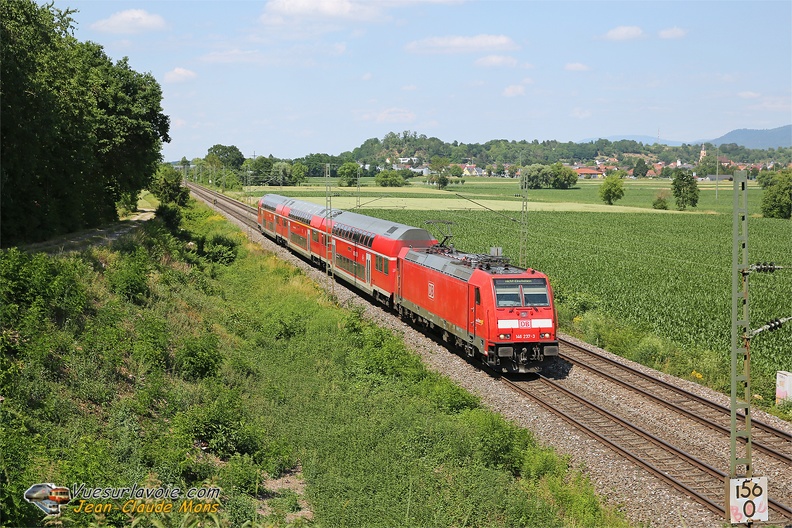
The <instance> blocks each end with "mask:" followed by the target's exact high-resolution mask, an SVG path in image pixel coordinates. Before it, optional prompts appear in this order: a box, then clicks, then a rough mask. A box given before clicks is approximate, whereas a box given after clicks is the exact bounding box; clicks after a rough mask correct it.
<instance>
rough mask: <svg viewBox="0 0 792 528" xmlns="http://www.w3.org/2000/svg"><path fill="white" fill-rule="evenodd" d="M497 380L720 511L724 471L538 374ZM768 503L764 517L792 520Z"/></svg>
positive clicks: (784, 509)
mask: <svg viewBox="0 0 792 528" xmlns="http://www.w3.org/2000/svg"><path fill="white" fill-rule="evenodd" d="M501 382H502V383H504V384H505V385H506V386H507V387H509V388H510V389H511V390H513V391H514V392H516V393H518V394H520V395H521V396H524V397H526V398H529V399H531V400H533V401H534V402H536V403H537V404H539V405H540V406H542V407H544V408H545V409H547V410H548V411H550V412H551V413H553V414H555V415H557V416H559V417H561V418H563V419H564V420H565V421H567V422H568V423H570V424H571V425H573V426H574V427H575V428H577V429H579V430H580V431H582V432H584V433H585V434H587V435H589V436H590V437H592V438H594V439H596V440H598V441H600V442H602V443H603V444H605V445H607V446H608V447H609V448H611V449H613V450H614V451H615V452H617V453H618V454H619V455H621V456H623V457H625V458H627V459H629V460H631V461H632V462H634V463H635V464H637V465H639V466H641V467H642V468H644V469H645V470H647V471H649V472H650V473H651V474H652V475H654V476H656V477H658V478H660V479H661V480H663V481H665V482H667V483H668V484H669V485H671V486H673V487H674V488H676V489H677V490H679V491H681V492H683V493H685V494H687V495H689V496H690V497H692V498H693V499H694V500H695V501H696V502H698V503H700V504H702V505H703V506H705V507H706V508H708V509H709V510H711V511H712V512H714V513H716V514H718V515H723V512H724V503H723V498H724V478H725V477H726V474H725V473H724V472H722V471H720V470H718V469H715V468H714V467H712V466H710V465H708V464H706V463H705V462H702V461H701V460H699V459H698V458H696V457H695V456H693V455H691V454H690V453H686V452H685V451H683V450H681V449H679V448H677V447H674V446H673V445H671V444H670V443H668V442H666V441H664V440H662V439H660V438H658V437H656V436H654V435H652V434H651V433H649V432H647V431H645V430H644V429H641V428H640V427H638V426H637V425H635V424H633V423H630V422H629V421H627V420H625V419H623V418H621V417H619V416H617V415H616V414H614V413H612V412H610V411H608V410H607V409H605V408H603V407H601V406H599V405H597V404H595V403H594V402H592V401H590V400H587V399H586V398H583V397H582V396H580V395H577V394H575V393H573V392H571V391H569V390H568V389H566V388H564V387H562V386H561V385H560V384H559V383H557V382H555V381H553V380H551V379H549V378H547V377H545V376H542V375H539V377H538V379H536V380H534V381H527V382H526V381H513V380H510V379H507V378H501ZM769 503H770V504H769V507H770V512H771V513H770V519H769V521H770V522H772V523H777V524H784V523H787V522H789V521H790V520H792V508H790V507H788V506H786V505H784V504H782V503H780V502H778V501H776V500H774V499H772V498H770V500H769Z"/></svg>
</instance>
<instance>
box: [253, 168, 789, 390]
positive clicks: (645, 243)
mask: <svg viewBox="0 0 792 528" xmlns="http://www.w3.org/2000/svg"><path fill="white" fill-rule="evenodd" d="M600 184H601V182H598V181H596V180H594V181H582V182H580V184H579V186H578V188H575V189H570V190H551V189H542V190H535V191H534V190H532V191H528V197H529V204H528V209H529V211H528V226H527V232H528V238H527V241H528V252H527V260H526V264H527V265H528V266H531V267H535V268H537V269H541V270H542V271H544V272H546V273H548V274H549V275H550V277H551V281H552V283H553V284H554V286H555V287H556V289H557V291H558V293H559V298H560V299H561V300H562V305H566V307H565V310H562V312H563V313H565V314H568V317H567V318H566V319H567V320H566V324H565V326H566V328H565V330H566V331H569V332H572V333H576V334H578V335H580V336H581V337H584V338H586V339H588V340H589V341H592V342H594V343H595V344H599V345H601V346H604V347H605V348H608V349H609V350H611V351H614V352H617V353H620V354H622V355H625V356H628V357H631V358H632V359H637V360H640V361H642V362H644V363H646V364H649V365H651V366H655V367H657V368H661V369H663V370H665V371H668V372H671V373H674V374H677V375H682V376H686V377H688V378H691V379H697V380H700V381H701V382H703V383H706V384H708V385H710V386H712V387H715V388H718V389H721V390H725V389H726V387H727V386H728V376H729V374H728V372H729V370H728V362H729V350H730V324H731V255H732V215H731V208H732V198H733V194H732V183H731V182H720V183H719V184H718V188H717V191H716V185H715V183H714V182H712V183H710V182H706V183H700V190H701V198H700V201H699V207H697V208H695V209H692V210H690V211H689V212H678V211H668V212H662V214H655V213H658V212H657V211H655V210H653V209H651V202H652V201H653V200H654V197H655V196H656V195H657V193H658V192H660V191H662V190H665V191H667V192H668V193H669V196H670V182H669V181H668V180H636V181H625V184H626V191H625V198H624V199H623V200H621V201H619V202H618V205H617V206H606V205H604V204H602V202H601V201H600V200H599V196H598V187H599V185H600ZM416 187H418V188H419V189H420V190H421V192H420V193H416V192H415V191H416ZM408 189H409V190H408ZM267 190H268V189H267ZM262 191H263V192H262V194H263V193H264V192H266V190H264V189H262ZM294 191H295V190H294V189H288V188H284V189H283V190H282V191H281V192H282V193H283V194H285V195H289V196H293V195H294V196H297V195H300V197H301V198H302V199H306V200H311V201H313V202H315V203H324V188H319V187H318V186H317V187H315V188H313V189H308V188H301V189H300V190H299V191H298V192H294ZM333 191H334V192H335V194H336V196H335V197H334V198H333V200H334V202H333V205H334V206H335V207H342V208H347V209H350V208H353V207H354V206H355V205H356V203H357V197H356V195H355V193H354V191H355V189H348V188H345V189H338V188H334V189H333ZM361 191H362V192H361V197H360V203H361V205H362V206H363V207H361V209H359V210H360V212H363V213H364V214H370V215H373V216H378V217H381V218H386V219H391V220H394V221H398V222H402V223H405V224H410V225H416V226H424V225H425V222H426V221H427V220H437V219H443V220H451V221H453V222H454V225H453V227H452V232H453V235H454V238H453V242H454V244H455V245H456V246H457V247H458V248H460V249H463V250H465V251H472V252H485V253H486V252H488V251H489V248H490V247H491V246H501V247H503V249H504V254H505V255H507V256H510V257H512V259H513V261H514V262H515V263H516V262H517V261H518V259H519V248H520V244H519V237H520V235H521V226H520V223H519V222H518V221H519V220H520V217H521V215H520V210H521V206H522V201H521V199H520V198H518V197H515V194H519V192H520V191H519V188H518V184H517V182H516V181H514V180H508V179H490V178H479V179H476V178H473V179H466V183H465V184H464V185H456V186H451V187H449V190H446V191H439V190H433V189H430V188H427V187H426V186H425V185H423V184H420V183H418V184H414V185H413V186H411V187H409V188H407V189H392V188H389V189H383V188H374V187H362V189H361ZM363 191H365V192H363ZM716 192H717V199H716ZM761 195H762V191H761V189H760V188H759V187H758V186H755V184H753V183H751V185H749V211H750V212H751V215H752V216H751V218H749V229H748V230H749V257H750V261H751V262H758V261H775V262H777V263H782V264H787V265H790V266H792V225H790V222H789V221H785V220H775V219H765V218H761V217H759V215H758V213H759V205H760V203H761ZM463 196H464V197H467V198H469V200H468V199H465V198H463ZM470 200H473V202H472V201H470ZM474 202H475V203H474ZM669 205H670V206H671V207H673V197H671V198H670V200H669ZM486 208H489V209H492V210H487V209H486ZM702 213H705V214H702ZM440 235H441V233H435V236H438V237H439V236H440ZM750 281H751V300H750V301H751V304H750V307H751V320H752V327H753V328H756V327H758V326H761V325H762V324H764V323H765V322H767V321H768V320H770V319H773V318H776V317H784V316H789V315H792V269H790V270H782V271H779V272H777V273H774V274H772V275H769V274H754V275H752V276H751V278H750ZM562 315H563V314H562ZM563 319H564V318H563V317H562V320H563ZM610 327H616V328H617V329H618V330H616V331H614V330H612V329H611V328H610ZM790 330H792V329H790V328H787V327H784V328H783V329H781V330H779V331H777V332H774V333H769V332H766V333H764V334H761V335H759V336H757V337H756V338H755V339H754V340H753V342H752V360H753V376H754V389H755V390H756V391H757V392H758V393H759V394H760V395H761V396H762V398H763V399H764V400H765V402H766V403H769V402H770V401H771V400H772V399H773V396H774V384H775V371H776V370H789V368H790V366H792V331H790Z"/></svg>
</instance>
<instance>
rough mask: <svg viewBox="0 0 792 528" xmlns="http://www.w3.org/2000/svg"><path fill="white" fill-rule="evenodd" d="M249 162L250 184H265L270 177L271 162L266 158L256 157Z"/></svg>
mask: <svg viewBox="0 0 792 528" xmlns="http://www.w3.org/2000/svg"><path fill="white" fill-rule="evenodd" d="M249 161H250V163H249V164H248V170H250V171H251V184H253V185H256V184H260V183H265V182H266V181H267V180H268V179H269V178H270V176H271V175H272V160H271V159H270V158H268V157H267V156H257V157H255V158H253V159H252V160H249Z"/></svg>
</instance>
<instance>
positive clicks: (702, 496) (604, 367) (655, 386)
mask: <svg viewBox="0 0 792 528" xmlns="http://www.w3.org/2000/svg"><path fill="white" fill-rule="evenodd" d="M187 186H188V187H189V188H190V190H191V192H193V193H194V194H195V195H196V196H197V197H199V198H201V199H203V200H205V201H206V202H208V203H212V204H214V205H215V206H217V207H219V208H221V209H223V210H224V211H225V212H227V213H228V214H229V215H231V216H233V217H234V218H236V219H237V220H239V221H241V222H243V223H244V224H245V225H246V226H248V227H251V228H255V229H257V224H256V214H257V213H256V209H255V208H253V207H251V206H248V205H245V204H243V203H241V202H239V201H237V200H234V199H232V198H229V197H228V196H225V195H223V194H222V193H219V192H216V191H212V190H210V189H206V188H203V187H200V186H197V185H195V184H187ZM559 342H560V343H561V345H562V346H561V350H560V358H561V359H562V360H564V361H567V362H569V363H570V364H572V365H575V366H578V367H581V368H583V369H586V370H589V371H591V372H592V373H594V374H595V375H597V376H601V377H603V378H605V379H607V380H609V381H611V382H614V383H617V384H618V385H620V386H622V387H625V388H627V389H629V390H631V391H634V392H636V393H638V394H640V395H641V396H642V397H645V398H647V399H649V400H651V401H653V402H655V403H658V404H661V405H663V406H665V407H667V408H668V409H670V410H672V411H673V412H674V413H675V414H679V415H681V416H684V417H686V418H687V419H690V420H694V421H696V422H697V423H700V424H701V425H703V426H705V427H707V428H709V429H712V430H713V431H716V432H718V433H720V434H723V435H724V436H725V437H726V438H728V436H729V434H730V419H731V418H730V410H729V409H728V408H727V407H724V406H722V405H719V404H717V403H714V402H712V401H709V400H707V399H705V398H702V397H700V396H698V395H696V394H693V393H690V392H688V391H686V390H684V389H682V388H680V387H676V386H674V385H672V384H670V383H668V382H665V381H663V380H660V379H657V378H654V377H652V376H650V375H647V374H645V373H643V372H641V371H639V370H637V369H634V368H632V367H630V366H628V365H624V364H622V363H619V362H617V361H614V360H612V359H610V358H608V357H606V356H603V355H601V354H598V353H596V352H594V351H590V350H587V349H585V348H582V347H579V346H577V345H575V344H573V343H571V342H568V341H565V340H563V339H559ZM501 382H502V383H504V384H506V385H507V386H508V387H509V388H510V389H511V390H513V391H515V392H517V393H518V394H520V395H522V396H523V397H526V398H529V399H531V400H534V401H536V402H537V403H538V404H539V405H541V406H542V407H544V408H545V409H547V410H548V411H550V412H551V413H553V414H556V415H558V416H560V417H562V418H563V419H564V420H565V421H567V422H568V423H570V424H572V425H573V426H574V427H576V428H578V429H580V430H581V431H583V432H584V433H585V434H587V435H589V436H591V437H593V438H595V439H597V440H598V441H600V442H602V443H604V444H605V445H607V446H608V447H609V448H610V449H613V450H614V451H615V452H617V453H618V454H620V455H621V456H623V457H625V458H627V459H629V460H631V461H632V462H633V463H635V464H636V465H638V466H640V467H642V468H644V469H645V470H646V471H649V472H650V473H652V474H653V475H656V476H657V477H658V478H660V479H661V480H663V481H665V482H667V483H668V484H669V485H671V486H672V487H674V488H676V489H677V490H679V491H681V492H683V493H685V494H687V495H689V496H690V497H692V498H693V499H694V500H695V501H696V502H698V503H700V504H702V505H703V506H705V507H706V508H708V509H709V510H711V511H712V512H714V513H715V514H717V515H723V512H724V503H723V500H724V478H725V473H723V472H722V471H720V470H718V469H716V468H714V467H712V466H710V465H708V464H706V463H705V462H703V461H701V460H699V459H697V458H696V457H694V456H693V455H691V454H689V453H686V452H684V451H683V450H681V449H679V448H677V447H674V446H673V445H671V444H669V443H668V442H666V441H664V440H662V439H660V438H658V437H656V436H654V435H652V434H651V433H649V432H647V431H645V430H643V429H641V428H640V427H638V426H637V425H635V424H632V423H630V422H629V421H627V420H624V419H623V418H621V417H619V416H617V415H615V414H614V413H611V412H610V411H608V410H606V409H604V408H602V407H600V406H598V405H596V404H595V403H593V402H591V401H588V400H586V399H585V398H583V397H581V396H580V395H576V394H574V393H572V392H570V391H569V390H567V389H565V388H564V387H562V386H561V385H560V384H558V383H556V382H554V381H552V380H551V379H549V378H547V377H543V376H540V377H539V378H538V380H536V381H531V382H525V381H511V380H508V379H506V378H501ZM752 424H753V427H754V438H753V442H752V445H753V448H754V450H756V451H760V452H762V453H764V454H766V455H768V456H770V457H772V458H774V459H776V460H778V461H780V462H782V463H784V464H787V465H789V466H790V470H791V471H792V435H789V434H788V433H786V432H784V431H781V430H779V429H777V428H774V427H772V426H770V425H768V424H765V423H763V422H761V421H758V420H755V419H754V420H752ZM770 512H771V514H770V515H771V518H770V522H771V523H776V524H780V525H786V524H787V523H790V522H792V508H790V507H789V506H787V505H785V504H782V503H780V502H778V501H776V500H774V499H772V497H771V499H770Z"/></svg>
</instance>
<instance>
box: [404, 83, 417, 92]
mask: <svg viewBox="0 0 792 528" xmlns="http://www.w3.org/2000/svg"><path fill="white" fill-rule="evenodd" d="M401 89H402V90H404V91H405V92H414V91H415V90H417V89H418V87H417V86H415V85H414V84H408V85H406V86H402V88H401Z"/></svg>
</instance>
